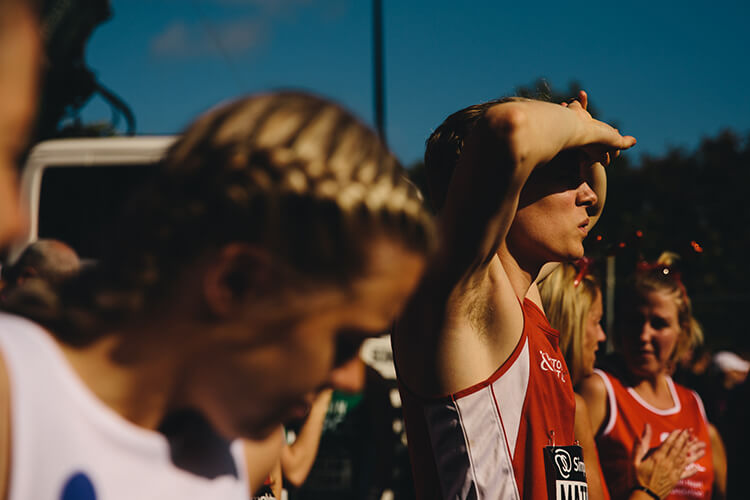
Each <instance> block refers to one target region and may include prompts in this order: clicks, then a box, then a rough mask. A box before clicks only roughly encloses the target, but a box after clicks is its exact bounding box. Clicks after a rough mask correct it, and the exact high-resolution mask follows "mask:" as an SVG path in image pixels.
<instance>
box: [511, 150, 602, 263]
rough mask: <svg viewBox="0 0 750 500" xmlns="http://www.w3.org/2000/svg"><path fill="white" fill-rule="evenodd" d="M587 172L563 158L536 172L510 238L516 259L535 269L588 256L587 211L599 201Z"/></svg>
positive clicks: (520, 206) (528, 186)
mask: <svg viewBox="0 0 750 500" xmlns="http://www.w3.org/2000/svg"><path fill="white" fill-rule="evenodd" d="M587 169H588V170H590V167H588V166H586V167H582V166H581V165H580V164H579V163H578V161H577V160H576V159H575V158H574V157H572V156H564V157H561V158H560V159H558V160H555V161H552V162H550V163H549V164H547V165H544V166H540V167H537V168H536V169H535V170H534V172H533V173H532V175H531V176H530V177H529V180H528V182H527V183H526V185H525V186H524V188H523V190H522V191H521V196H520V199H519V204H518V211H517V212H516V216H515V218H514V220H513V224H512V225H511V227H510V230H509V232H508V237H507V238H506V241H507V243H508V248H509V250H510V251H511V253H512V254H513V255H515V256H516V258H518V259H519V260H520V261H526V262H528V264H529V265H532V266H536V265H541V264H544V263H545V262H559V261H571V260H575V259H579V258H581V257H583V239H584V238H585V237H586V235H587V234H588V231H589V227H590V219H589V213H588V211H589V208H590V207H592V206H593V205H595V204H596V203H597V201H598V198H597V196H596V193H594V191H593V190H592V189H591V187H589V184H588V183H587V182H585V180H584V179H585V175H584V173H585V171H586V170H587ZM522 265H523V262H522Z"/></svg>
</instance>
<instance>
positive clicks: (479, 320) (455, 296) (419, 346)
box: [392, 263, 523, 396]
mask: <svg viewBox="0 0 750 500" xmlns="http://www.w3.org/2000/svg"><path fill="white" fill-rule="evenodd" d="M438 289H439V287H433V286H431V285H430V281H429V278H427V280H426V281H425V282H424V283H423V284H422V285H421V286H420V289H419V290H418V292H417V294H416V295H415V297H414V298H413V300H412V302H411V304H409V306H408V307H407V309H406V311H405V313H404V315H403V316H402V317H401V318H400V319H399V320H398V322H397V324H396V327H395V330H394V333H393V336H392V342H393V350H394V361H395V363H396V367H397V370H398V373H399V378H400V379H401V381H402V383H404V384H405V385H406V386H407V387H408V388H409V389H411V390H412V391H414V392H416V393H417V394H420V395H423V396H432V395H440V394H449V393H454V392H458V391H460V390H462V389H465V388H466V387H469V386H471V385H474V384H476V383H479V382H481V381H483V380H485V379H486V378H488V377H489V376H491V375H492V373H494V372H495V371H496V370H497V369H498V368H499V367H500V366H501V365H502V364H503V363H504V362H505V360H506V359H508V357H510V355H511V354H512V352H513V349H514V348H515V347H516V345H517V344H518V341H519V339H520V337H521V333H522V330H523V313H522V311H521V307H520V303H519V301H518V299H517V298H516V296H515V294H514V293H513V290H512V288H511V286H510V283H509V281H508V278H507V276H506V275H505V274H504V270H503V269H502V268H501V266H500V264H499V263H493V264H490V266H489V270H488V271H487V272H486V273H482V274H479V273H477V274H474V275H472V276H469V277H468V278H467V279H465V280H462V281H461V282H460V283H458V284H456V285H455V286H454V287H452V289H451V290H450V293H447V294H439V293H438V292H436V290H438Z"/></svg>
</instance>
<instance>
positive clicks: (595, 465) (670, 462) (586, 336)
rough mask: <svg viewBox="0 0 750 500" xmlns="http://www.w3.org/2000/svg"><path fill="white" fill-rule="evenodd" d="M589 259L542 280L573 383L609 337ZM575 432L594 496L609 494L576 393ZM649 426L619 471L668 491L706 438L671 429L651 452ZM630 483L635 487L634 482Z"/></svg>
mask: <svg viewBox="0 0 750 500" xmlns="http://www.w3.org/2000/svg"><path fill="white" fill-rule="evenodd" d="M591 263H592V261H591V259H589V258H587V257H584V258H583V259H581V260H580V261H578V262H576V263H575V264H570V263H564V264H562V265H560V266H558V267H557V269H555V270H554V271H553V272H552V273H550V275H549V276H547V277H546V278H545V279H544V281H542V282H541V283H540V284H539V292H540V294H541V297H542V302H543V304H544V309H545V311H546V312H547V316H548V318H549V321H550V324H551V325H553V326H554V327H555V328H556V329H558V330H559V331H560V348H561V350H562V353H563V355H564V356H565V362H566V364H567V365H568V370H569V371H570V374H571V380H572V382H573V387H574V388H576V389H577V390H580V386H581V384H582V382H583V381H584V380H585V379H586V378H587V377H590V376H592V375H593V374H594V364H595V361H596V351H597V350H598V344H599V342H602V341H604V340H605V339H606V335H605V334H604V331H603V330H602V327H601V324H600V323H601V319H602V312H603V307H602V293H601V289H600V286H599V280H598V279H597V278H596V276H594V275H593V274H592V273H591V272H590V267H591ZM575 396H576V428H575V435H576V439H578V440H579V441H580V443H581V447H582V448H583V455H584V458H585V459H586V466H587V468H586V471H587V475H586V478H587V480H588V485H589V490H588V493H589V495H588V498H589V499H590V500H599V499H605V500H607V499H609V498H610V495H609V490H608V489H607V485H606V483H605V482H604V478H603V476H602V473H601V467H600V465H599V455H598V453H597V450H596V444H595V441H594V434H593V432H592V430H591V422H590V419H589V415H588V407H587V405H586V402H585V400H584V399H583V398H582V397H581V396H580V395H579V394H576V395H575ZM650 439H651V428H650V427H649V426H647V427H646V434H645V435H644V436H638V438H637V439H636V441H635V443H634V447H633V449H632V451H631V462H630V464H628V468H627V469H625V470H623V471H621V473H624V474H629V476H628V477H630V479H631V484H632V485H633V486H644V487H646V488H647V489H648V490H650V491H654V492H657V494H662V495H664V494H666V493H668V492H669V491H671V490H672V488H674V486H675V485H676V484H677V482H678V481H679V480H680V479H684V478H687V477H690V476H691V475H693V474H694V473H695V470H694V469H693V468H691V467H688V465H689V464H690V463H692V462H693V461H695V460H697V459H698V458H700V457H702V456H703V454H705V446H706V445H705V444H704V443H702V442H701V441H699V440H697V439H695V438H694V437H691V435H690V433H689V432H686V431H684V430H681V429H676V430H673V431H672V432H671V433H670V434H669V436H668V437H667V439H666V440H665V441H664V443H663V444H662V445H661V446H659V448H658V449H656V450H654V451H653V452H652V453H649V451H650V450H649V447H650ZM631 489H632V488H631ZM628 499H629V500H638V499H641V500H652V499H651V497H650V496H649V495H648V493H647V492H645V491H642V490H633V491H632V492H631V493H630V495H629V496H628Z"/></svg>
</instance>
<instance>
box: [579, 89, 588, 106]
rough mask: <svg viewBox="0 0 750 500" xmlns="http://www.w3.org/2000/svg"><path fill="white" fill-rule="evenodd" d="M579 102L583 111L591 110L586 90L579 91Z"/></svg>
mask: <svg viewBox="0 0 750 500" xmlns="http://www.w3.org/2000/svg"><path fill="white" fill-rule="evenodd" d="M578 101H579V102H580V103H581V106H582V107H583V109H586V110H588V109H589V96H588V94H586V91H585V90H579V91H578Z"/></svg>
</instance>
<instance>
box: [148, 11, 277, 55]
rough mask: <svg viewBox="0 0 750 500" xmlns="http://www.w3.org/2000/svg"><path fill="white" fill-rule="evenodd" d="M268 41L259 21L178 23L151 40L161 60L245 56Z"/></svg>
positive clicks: (152, 49) (154, 52)
mask: <svg viewBox="0 0 750 500" xmlns="http://www.w3.org/2000/svg"><path fill="white" fill-rule="evenodd" d="M264 39H265V29H264V27H263V26H262V25H261V23H259V22H258V21H257V20H254V19H244V20H237V21H229V22H224V23H209V22H206V23H203V24H198V25H190V26H189V25H187V24H186V23H184V22H183V21H176V22H174V23H172V24H170V25H169V26H167V27H166V28H165V29H164V31H162V32H161V33H159V34H158V35H156V36H155V37H154V38H153V40H151V52H152V54H154V55H155V56H156V57H161V58H193V57H206V56H209V57H210V56H220V55H222V54H226V55H238V54H244V53H247V52H249V51H250V50H252V49H253V48H256V47H257V46H258V45H260V44H261V43H262V42H263V40H264Z"/></svg>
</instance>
